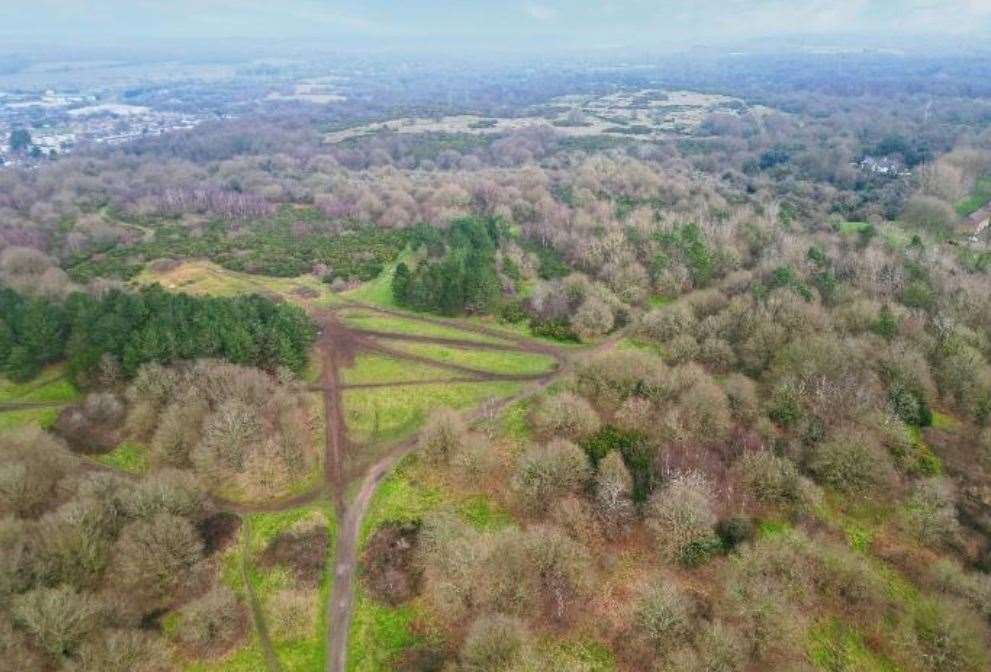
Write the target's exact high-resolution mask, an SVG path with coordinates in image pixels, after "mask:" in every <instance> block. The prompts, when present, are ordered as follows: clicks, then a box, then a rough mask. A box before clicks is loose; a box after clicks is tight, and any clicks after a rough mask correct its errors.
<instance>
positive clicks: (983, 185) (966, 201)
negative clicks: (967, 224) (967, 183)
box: [953, 176, 991, 217]
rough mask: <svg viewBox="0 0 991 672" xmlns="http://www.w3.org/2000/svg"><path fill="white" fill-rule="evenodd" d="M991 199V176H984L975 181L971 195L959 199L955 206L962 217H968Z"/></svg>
mask: <svg viewBox="0 0 991 672" xmlns="http://www.w3.org/2000/svg"><path fill="white" fill-rule="evenodd" d="M988 201H991V176H989V177H982V178H981V179H979V180H977V182H975V183H974V187H973V188H972V189H971V190H970V195H969V196H967V197H966V198H963V199H961V200H959V201H957V202H956V203H955V204H954V206H953V207H954V208H955V209H956V211H957V214H958V215H960V216H961V217H968V216H970V215H972V214H974V213H975V212H977V211H978V210H980V209H981V208H983V207H984V206H985V205H986V204H987V202H988Z"/></svg>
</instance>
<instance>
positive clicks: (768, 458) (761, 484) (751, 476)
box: [738, 450, 802, 506]
mask: <svg viewBox="0 0 991 672" xmlns="http://www.w3.org/2000/svg"><path fill="white" fill-rule="evenodd" d="M738 469H739V473H740V477H741V480H742V481H743V484H744V487H746V488H747V490H748V491H749V493H750V494H751V495H752V496H753V497H754V498H755V499H757V500H758V501H760V502H764V503H767V504H774V505H779V506H794V505H797V504H799V503H800V502H801V499H802V487H801V476H800V475H799V473H798V469H797V468H796V467H795V464H794V463H793V462H792V461H791V460H789V459H787V458H784V457H778V456H777V455H775V454H774V453H771V452H768V451H766V450H762V451H758V452H752V453H747V454H746V455H744V456H743V457H742V458H740V461H739V463H738Z"/></svg>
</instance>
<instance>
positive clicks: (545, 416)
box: [530, 392, 601, 441]
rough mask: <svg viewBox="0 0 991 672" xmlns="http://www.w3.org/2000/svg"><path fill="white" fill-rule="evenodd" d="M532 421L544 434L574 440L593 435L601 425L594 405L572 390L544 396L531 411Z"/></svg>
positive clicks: (535, 427)
mask: <svg viewBox="0 0 991 672" xmlns="http://www.w3.org/2000/svg"><path fill="white" fill-rule="evenodd" d="M530 422H531V424H532V425H533V428H534V429H535V430H536V431H537V432H538V433H540V434H543V435H544V436H563V437H565V438H568V439H571V440H573V441H575V440H580V439H583V438H585V437H587V436H591V435H592V434H594V433H595V432H597V431H598V430H599V427H600V425H601V422H600V420H599V415H598V413H596V412H595V409H594V408H592V405H591V404H589V403H588V402H587V401H586V400H585V399H582V398H581V397H579V396H577V395H575V394H573V393H571V392H561V393H560V394H556V395H554V396H552V397H544V399H542V400H541V402H540V403H539V404H538V405H537V407H536V408H535V409H534V411H533V412H532V413H531V415H530Z"/></svg>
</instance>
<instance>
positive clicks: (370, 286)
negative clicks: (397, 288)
mask: <svg viewBox="0 0 991 672" xmlns="http://www.w3.org/2000/svg"><path fill="white" fill-rule="evenodd" d="M411 257H412V253H411V252H410V251H409V249H406V250H403V252H402V253H401V254H400V255H399V257H398V258H397V259H396V261H395V263H393V264H390V265H388V266H386V267H385V270H383V271H382V272H381V273H379V276H378V277H377V278H375V279H374V280H370V281H369V282H366V283H364V284H362V285H361V286H360V287H356V288H355V289H352V290H349V291H347V292H343V293H342V294H341V297H342V298H345V299H348V300H349V301H360V302H362V303H373V304H375V305H377V306H385V307H388V308H398V306H397V305H396V300H395V299H394V298H393V296H392V278H393V276H394V275H395V274H396V267H397V266H398V265H399V264H400V263H402V262H406V263H407V264H408V263H410V258H411Z"/></svg>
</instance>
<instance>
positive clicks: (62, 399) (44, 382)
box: [0, 364, 79, 404]
mask: <svg viewBox="0 0 991 672" xmlns="http://www.w3.org/2000/svg"><path fill="white" fill-rule="evenodd" d="M78 398H79V390H77V389H76V387H75V386H74V385H73V384H72V383H71V382H69V379H68V378H66V377H65V367H64V366H62V365H61V364H58V365H53V366H49V367H47V368H46V369H45V370H44V371H42V372H41V374H40V375H39V376H38V377H37V378H35V379H34V380H31V381H29V382H26V383H15V382H13V381H11V380H7V379H6V378H0V403H4V402H8V403H9V402H17V403H67V404H68V403H71V402H73V401H75V400H77V399H78Z"/></svg>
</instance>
